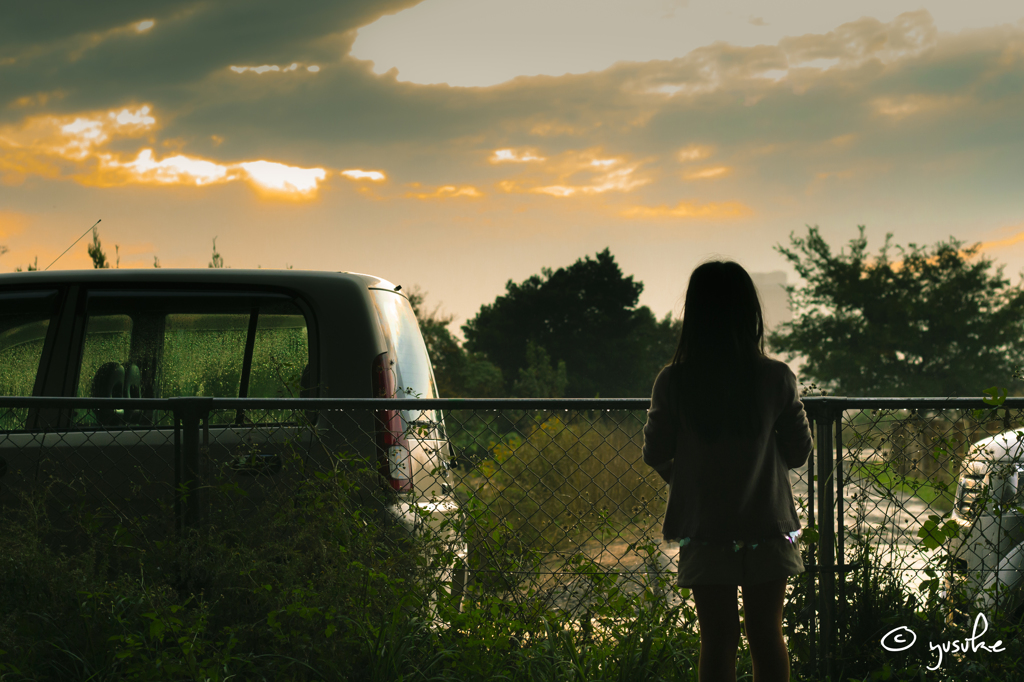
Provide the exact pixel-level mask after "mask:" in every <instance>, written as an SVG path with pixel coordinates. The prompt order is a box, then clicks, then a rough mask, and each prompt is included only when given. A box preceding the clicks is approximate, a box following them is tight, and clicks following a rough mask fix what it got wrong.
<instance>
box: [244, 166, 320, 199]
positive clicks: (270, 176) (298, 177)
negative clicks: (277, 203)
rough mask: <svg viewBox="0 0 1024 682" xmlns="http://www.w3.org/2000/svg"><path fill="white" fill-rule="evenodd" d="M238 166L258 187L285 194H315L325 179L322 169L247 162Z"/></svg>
mask: <svg viewBox="0 0 1024 682" xmlns="http://www.w3.org/2000/svg"><path fill="white" fill-rule="evenodd" d="M238 166H239V167H240V168H241V169H242V170H244V171H245V172H246V173H248V174H249V179H250V180H252V181H253V182H254V183H255V184H256V185H258V186H259V187H262V188H264V189H269V190H272V191H275V192H283V193H286V194H287V193H299V194H309V193H312V192H315V191H316V189H317V186H318V183H319V182H320V181H321V180H323V179H324V178H325V177H327V171H325V170H324V169H323V168H298V167H296V166H286V165H285V164H283V163H274V162H273V161H249V162H247V163H240V164H238Z"/></svg>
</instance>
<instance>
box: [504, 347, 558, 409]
mask: <svg viewBox="0 0 1024 682" xmlns="http://www.w3.org/2000/svg"><path fill="white" fill-rule="evenodd" d="M566 384H568V379H567V378H566V374H565V360H559V361H558V368H557V369H556V368H554V367H552V366H551V358H550V357H549V356H548V352H547V351H546V350H544V349H543V348H541V347H540V346H538V345H537V344H535V343H534V342H533V341H527V342H526V367H524V368H520V370H519V378H518V379H517V380H516V382H515V383H514V384H513V385H512V396H513V397H516V398H563V397H565V386H566Z"/></svg>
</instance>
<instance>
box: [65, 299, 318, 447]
mask: <svg viewBox="0 0 1024 682" xmlns="http://www.w3.org/2000/svg"><path fill="white" fill-rule="evenodd" d="M308 364H309V341H308V333H307V329H306V320H305V317H304V316H303V314H302V312H301V310H300V309H299V308H298V307H297V306H296V305H295V304H294V303H292V302H291V301H290V300H288V299H286V298H284V297H281V296H271V295H266V296H245V295H231V294H227V295H224V296H218V295H216V294H205V295H188V294H183V295H182V294H179V295H173V294H170V293H162V292H161V293H158V294H150V295H149V296H147V295H144V294H141V293H140V294H137V295H134V296H132V295H124V296H123V297H118V296H117V295H116V294H113V293H110V294H98V295H97V296H96V298H95V300H92V299H91V300H90V304H89V311H88V317H87V320H86V328H85V340H84V343H83V349H82V361H81V363H80V366H79V376H78V395H80V396H92V397H126V398H131V397H142V398H173V397H194V396H204V397H212V398H238V397H243V398H244V397H257V398H258V397H300V395H301V391H302V390H303V387H304V383H303V379H304V376H305V374H308V371H307V367H308ZM307 383H308V380H307ZM286 415H287V412H286V411H281V412H280V414H278V413H275V414H264V415H255V414H253V415H251V417H250V416H249V415H244V418H247V419H249V420H255V421H262V422H266V421H273V422H280V421H283V420H286V419H289V417H288V416H286ZM242 418H243V415H242V414H241V413H239V412H237V411H236V410H233V409H232V410H221V411H217V412H216V413H214V414H212V415H210V423H211V424H231V423H235V422H237V421H238V420H239V419H242ZM75 423H76V424H78V425H82V426H107V427H109V426H117V425H122V426H123V425H131V424H139V425H153V424H155V425H160V426H170V425H171V424H172V423H173V417H172V415H171V413H169V412H159V411H158V412H156V413H148V414H147V413H142V412H139V411H134V412H132V411H129V412H128V413H127V414H125V413H124V411H123V410H122V411H113V410H112V411H106V412H104V411H102V410H78V411H77V413H76V415H75Z"/></svg>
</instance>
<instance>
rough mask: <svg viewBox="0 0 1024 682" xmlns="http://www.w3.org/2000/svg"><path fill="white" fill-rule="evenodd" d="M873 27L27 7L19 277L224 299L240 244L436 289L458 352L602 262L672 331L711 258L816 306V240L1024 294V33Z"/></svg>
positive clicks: (682, 7) (401, 6)
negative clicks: (924, 263)
mask: <svg viewBox="0 0 1024 682" xmlns="http://www.w3.org/2000/svg"><path fill="white" fill-rule="evenodd" d="M865 1H866V3H867V4H864V3H861V4H856V5H851V4H849V3H847V4H842V3H815V2H813V0H794V3H795V4H794V3H754V2H753V0H737V2H739V4H738V5H737V4H735V3H732V4H730V3H725V4H723V3H715V2H713V0H687V1H683V0H636V2H632V3H614V2H605V3H594V2H589V1H588V0H564V2H558V3H550V2H545V1H544V0H519V2H516V3H510V2H507V1H504V2H503V0H432V1H431V2H422V1H419V2H417V1H414V2H405V1H404V0H382V1H381V2H371V3H363V5H365V6H363V5H360V7H361V8H360V9H358V10H354V9H352V8H350V7H348V4H347V3H337V2H330V1H328V0H310V1H309V2H307V3H304V4H303V5H302V9H301V11H296V10H295V9H294V8H291V7H290V6H284V5H281V6H277V5H274V6H273V7H272V6H271V5H267V6H266V7H264V6H262V5H261V6H259V7H252V6H249V5H246V4H245V3H242V4H238V3H202V2H201V3H191V4H189V3H186V4H184V5H178V4H174V3H172V4H170V5H160V4H152V5H143V4H139V3H99V4H97V5H96V6H95V7H93V6H92V5H90V6H89V8H88V9H83V7H82V6H81V3H75V2H74V0H52V2H50V3H21V4H20V5H18V7H19V9H18V12H17V13H16V14H14V15H12V16H11V21H9V22H8V23H9V24H10V26H6V24H5V28H6V29H7V34H6V36H7V37H6V40H5V41H4V43H3V46H2V48H0V72H2V74H3V75H2V77H0V80H2V82H3V86H2V87H0V271H3V272H7V271H13V270H14V269H15V268H16V267H21V268H22V270H25V269H26V268H27V266H28V264H30V263H34V262H35V260H36V258H37V257H38V258H39V261H40V262H43V261H45V262H46V263H49V262H50V261H52V260H53V259H54V258H56V257H57V256H58V255H59V254H60V250H62V249H63V248H66V246H67V245H68V244H70V243H72V242H73V241H74V239H75V238H77V237H78V236H79V235H80V234H81V233H82V231H83V230H86V229H87V228H88V227H89V225H91V224H92V223H93V222H95V220H96V219H99V218H102V220H103V222H102V223H101V224H100V227H99V228H98V229H99V230H100V232H101V233H102V238H103V239H104V245H105V246H106V247H107V248H108V251H109V250H111V249H112V247H113V246H114V245H120V248H121V250H120V253H121V255H122V256H124V257H123V258H122V261H121V267H122V268H124V267H152V265H153V262H154V261H153V257H154V256H159V258H160V262H161V263H162V264H163V266H164V267H205V266H206V265H207V263H208V261H209V258H208V255H209V251H208V249H209V246H210V239H212V238H213V237H214V236H217V237H218V239H217V247H218V249H219V250H220V251H221V252H222V253H224V256H225V260H226V262H227V263H228V264H229V266H230V267H237V268H245V267H256V266H257V265H262V266H263V267H284V266H285V265H294V266H295V267H296V268H297V269H300V268H309V269H328V270H338V269H351V270H353V271H357V272H370V273H372V274H377V275H380V276H383V277H386V278H394V279H396V280H401V283H402V284H404V285H405V288H404V289H403V290H405V289H409V290H411V287H412V285H413V284H418V285H420V286H421V287H422V289H423V291H425V292H429V298H428V299H427V305H429V306H431V307H433V306H434V305H437V304H443V305H444V309H445V310H450V311H451V313H452V314H453V315H455V316H456V319H455V320H454V322H453V324H452V325H451V326H450V327H449V328H450V329H451V330H453V333H454V334H456V335H459V331H458V330H459V329H460V328H461V327H460V325H461V324H463V323H464V322H465V321H466V320H467V319H469V318H471V317H472V315H473V314H475V312H476V311H477V310H478V309H479V307H480V305H481V304H482V303H485V302H487V301H490V300H493V298H494V297H495V296H497V295H500V294H501V292H503V291H504V290H505V289H504V287H505V284H506V283H507V282H508V281H509V279H512V280H513V281H522V280H523V279H525V278H527V277H529V276H531V275H532V274H534V273H537V272H541V270H540V268H542V267H553V268H557V267H560V266H566V265H569V264H571V263H573V262H574V261H575V260H576V259H578V258H580V257H581V256H583V255H585V254H588V253H589V254H594V253H596V252H599V251H600V250H602V249H604V248H605V247H608V248H610V249H611V251H612V253H614V254H615V255H616V257H618V258H619V259H620V261H619V262H620V263H621V264H622V267H623V271H624V272H627V274H631V275H635V276H636V279H637V281H642V282H643V283H644V285H645V286H644V290H643V293H642V297H641V300H640V303H639V305H649V306H650V307H651V309H652V311H654V312H656V313H657V315H658V318H659V319H661V317H662V316H663V315H664V314H666V313H667V312H669V311H670V310H675V312H676V313H678V309H677V308H673V306H677V304H678V303H679V300H680V298H679V297H680V296H681V294H682V293H683V289H684V288H685V280H686V277H685V275H686V272H687V271H688V270H689V269H690V268H692V267H693V266H695V265H696V264H697V263H699V262H701V260H702V259H704V258H706V257H708V256H710V255H712V254H718V255H723V256H727V257H732V258H735V259H737V260H738V261H740V262H742V263H743V265H744V267H748V269H750V270H751V271H752V272H761V273H768V272H773V271H778V270H783V271H785V272H786V274H787V276H788V277H789V282H790V283H794V282H795V281H796V280H797V279H798V273H797V272H796V271H795V269H794V268H793V267H792V266H791V263H790V262H789V261H787V260H786V259H785V258H783V257H781V256H780V255H779V252H778V250H777V249H776V248H775V247H776V246H777V245H779V244H780V243H781V244H785V243H786V242H787V240H788V238H789V235H790V234H791V233H793V232H794V231H796V232H799V231H800V230H801V228H802V226H806V225H817V226H820V230H821V234H822V236H823V238H825V239H826V240H827V241H828V243H829V245H830V246H831V247H832V248H833V249H834V251H836V252H838V250H839V249H841V248H843V247H844V246H845V245H846V244H847V243H848V241H849V239H850V237H851V236H852V234H853V232H854V231H855V229H856V227H857V226H858V225H865V226H866V234H867V235H868V236H869V237H870V239H871V240H872V242H871V243H872V245H879V244H880V243H881V242H882V241H883V240H884V236H885V234H887V233H889V232H891V233H893V234H894V240H895V242H897V243H901V244H907V243H911V242H913V243H917V244H932V243H935V242H936V241H937V240H938V239H940V238H947V237H948V236H951V235H952V236H955V237H956V238H958V239H960V240H962V241H964V242H965V243H966V244H973V243H979V242H980V243H981V244H982V245H983V248H984V249H991V250H992V252H993V253H994V254H996V256H997V257H998V258H999V259H1001V260H1000V263H1001V264H1002V263H1005V264H1006V266H1007V267H1006V272H1007V276H1008V277H1010V276H1011V273H1017V272H1024V237H1022V236H1021V235H1024V226H1022V225H1024V222H1022V221H1024V208H1022V203H1021V201H1020V194H1021V192H1020V187H1019V185H1020V182H1019V181H1018V178H1021V177H1024V175H1022V174H1024V165H1022V161H1021V159H1024V136H1022V135H1021V134H1020V132H1019V131H1020V128H1021V126H1020V119H1021V111H1024V91H1022V89H1021V87H1020V84H1021V83H1024V48H1022V46H1024V6H1021V5H1020V4H1019V3H1009V2H1006V0H974V1H973V2H972V3H969V4H964V3H959V4H958V3H951V2H948V1H947V2H939V0H887V1H886V2H882V0H865ZM147 7H149V9H146V8H147ZM446 8H447V9H446ZM456 10H458V11H456ZM456 17H457V20H456ZM496 27H497V28H496ZM0 32H2V31H0ZM553 37H554V38H553ZM467 55H468V56H467ZM94 214H95V215H94ZM11 216H15V217H16V218H12V217H11ZM83 216H84V217H83ZM79 222H83V224H82V225H81V227H78V223H79ZM182 226H184V227H182ZM282 226H285V227H284V228H282ZM381 234H402V235H404V236H406V237H409V238H410V239H415V240H416V241H415V250H416V258H415V259H413V260H414V267H411V268H406V267H405V266H404V265H400V264H399V263H398V262H396V261H395V259H394V258H392V257H389V256H387V255H385V254H384V253H383V252H382V250H381V249H380V248H376V247H375V246H374V245H375V244H377V245H379V241H375V239H377V237H378V236H379V235H381ZM57 244H61V245H63V246H61V248H60V249H57V247H56V246H55V245H57ZM4 247H5V248H6V252H4ZM54 249H56V251H54ZM147 250H148V251H151V253H147ZM133 253H134V254H137V255H136V256H130V255H126V254H133ZM87 256H88V254H87V253H86V252H85V250H84V246H83V245H82V244H79V245H77V246H75V248H74V249H72V251H71V252H69V253H68V254H67V255H66V256H64V257H63V258H62V259H61V260H60V261H59V262H58V263H57V264H56V266H55V267H56V268H60V267H64V268H70V267H89V266H90V264H91V260H89V259H88V258H87ZM436 263H452V264H454V266H455V267H452V268H448V267H444V268H438V267H435V266H432V265H431V264H436ZM406 264H407V263H406ZM455 271H458V273H459V275H458V277H455V276H454V275H452V274H451V273H452V272H455ZM465 281H471V282H472V283H473V284H472V286H469V287H467V286H465V284H464V283H465ZM398 283H399V282H398V281H396V284H398ZM554 360H555V358H552V361H553V362H554ZM565 360H566V362H569V359H568V358H566V359H565ZM569 374H570V376H571V374H572V371H571V369H570V370H569Z"/></svg>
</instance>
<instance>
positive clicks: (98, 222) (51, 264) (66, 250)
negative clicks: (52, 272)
mask: <svg viewBox="0 0 1024 682" xmlns="http://www.w3.org/2000/svg"><path fill="white" fill-rule="evenodd" d="M102 220H103V218H100V219H99V220H97V221H96V222H95V223H93V224H92V227H90V228H89V229H88V230H86V231H85V232H83V233H82V237H84V236H85V235H87V234H89V230H94V229H96V226H97V225H99V224H100V221H102ZM82 237H79V238H78V239H76V240H75V241H74V242H72V243H71V246H69V247H68V248H66V249H64V253H67V252H68V251H70V250H71V247H72V246H74V245H75V244H77V243H78V242H80V241H82ZM64 253H62V254H60V256H57V257H56V258H54V259H53V263H56V262H57V261H59V260H60V258H61V256H63V255H64ZM53 263H50V265H47V266H46V267H45V268H43V272H46V271H47V270H49V269H50V268H51V267H52V266H53Z"/></svg>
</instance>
